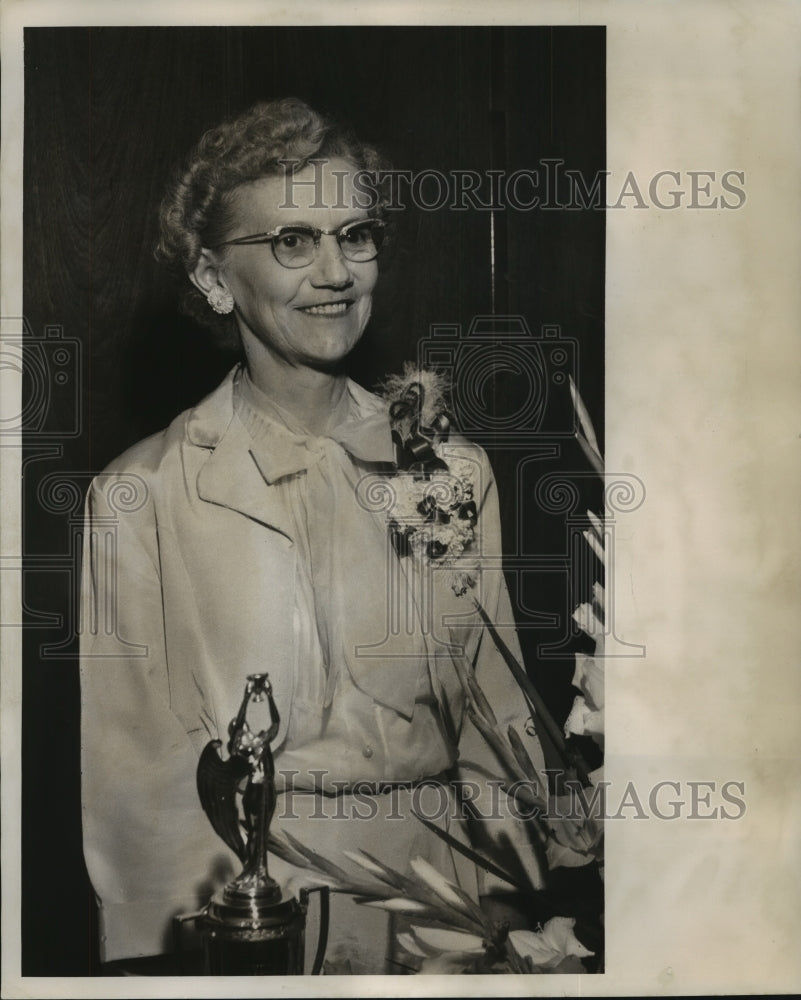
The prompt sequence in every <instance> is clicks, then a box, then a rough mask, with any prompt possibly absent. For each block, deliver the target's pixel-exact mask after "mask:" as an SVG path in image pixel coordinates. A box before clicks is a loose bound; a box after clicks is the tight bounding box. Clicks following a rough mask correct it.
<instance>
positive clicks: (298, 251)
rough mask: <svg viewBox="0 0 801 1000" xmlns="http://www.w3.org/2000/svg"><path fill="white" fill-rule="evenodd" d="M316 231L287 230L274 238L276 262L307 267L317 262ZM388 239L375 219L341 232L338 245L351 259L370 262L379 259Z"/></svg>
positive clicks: (286, 265)
mask: <svg viewBox="0 0 801 1000" xmlns="http://www.w3.org/2000/svg"><path fill="white" fill-rule="evenodd" d="M316 235H317V234H316V233H315V231H314V230H313V229H307V228H305V227H301V226H298V227H296V228H292V229H285V230H283V232H281V233H279V235H278V236H275V237H273V251H274V253H275V256H276V259H277V260H278V262H279V263H280V264H283V265H284V266H285V267H305V266H306V265H307V264H310V263H311V262H312V260H313V259H314V248H315V236H316ZM383 238H384V229H383V226H381V225H380V224H379V223H376V222H375V221H374V220H368V221H366V222H361V223H357V224H355V225H351V226H346V227H345V228H344V229H341V230H340V231H339V232H338V233H337V242H338V243H339V246H340V249H341V250H342V254H343V256H344V257H345V258H346V259H347V260H352V261H356V262H366V261H370V260H373V259H374V258H375V257H377V256H378V252H379V250H380V249H381V244H382V241H383Z"/></svg>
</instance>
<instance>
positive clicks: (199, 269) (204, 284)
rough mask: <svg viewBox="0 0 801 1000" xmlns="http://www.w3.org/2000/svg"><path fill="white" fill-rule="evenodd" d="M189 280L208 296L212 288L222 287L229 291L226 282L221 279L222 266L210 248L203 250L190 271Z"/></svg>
mask: <svg viewBox="0 0 801 1000" xmlns="http://www.w3.org/2000/svg"><path fill="white" fill-rule="evenodd" d="M189 280H190V281H191V282H192V284H193V285H194V286H195V288H197V290H198V291H199V292H201V293H202V294H203V295H205V296H207V297H208V294H209V292H210V291H211V290H212V288H222V289H223V290H225V291H228V288H227V286H226V285H225V282H223V281H221V280H220V268H219V265H218V264H217V262H216V261H215V259H214V255H213V254H212V252H211V251H210V250H201V251H200V257H199V258H198V262H197V264H195V267H194V269H193V270H192V271H190V272H189Z"/></svg>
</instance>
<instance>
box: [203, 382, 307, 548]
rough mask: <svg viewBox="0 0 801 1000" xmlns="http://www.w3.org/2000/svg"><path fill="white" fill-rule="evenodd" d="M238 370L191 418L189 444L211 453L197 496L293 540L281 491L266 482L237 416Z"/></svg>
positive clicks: (206, 461) (249, 440)
mask: <svg viewBox="0 0 801 1000" xmlns="http://www.w3.org/2000/svg"><path fill="white" fill-rule="evenodd" d="M235 371H236V369H234V371H232V372H230V373H229V375H228V377H227V378H226V379H225V381H224V382H223V383H222V384H221V385H220V386H219V387H218V388H217V389H215V390H214V392H213V393H212V394H211V395H210V396H207V397H206V399H204V400H203V401H202V402H200V403H199V404H198V405H197V406H196V407H195V409H194V410H193V411H192V413H191V414H190V416H189V421H188V424H187V436H188V438H189V440H190V441H191V443H192V444H194V445H197V446H198V447H201V448H205V449H208V451H209V454H208V458H206V460H205V461H204V462H203V464H202V465H201V467H200V471H199V472H198V477H197V491H198V496H199V497H200V498H201V500H206V501H207V502H209V503H214V504H218V505H219V506H221V507H228V508H229V509H231V510H236V511H239V513H241V514H244V515H245V517H249V518H251V519H252V520H254V521H258V522H259V523H261V524H264V525H266V526H267V527H270V528H273V529H275V530H276V531H280V532H281V533H282V534H284V535H286V537H287V538H290V539H291V538H292V529H291V525H290V521H289V518H288V516H287V513H286V510H285V509H284V507H283V505H282V504H281V503H280V502H279V498H278V495H277V494H278V491H277V490H274V489H271V488H270V486H268V484H267V483H266V482H265V479H264V476H263V475H262V473H261V472H260V470H259V466H258V464H257V462H256V459H255V457H254V454H253V450H252V444H253V442H252V439H251V437H250V434H249V433H248V431H247V428H246V427H245V426H244V425H243V424H242V422H241V421H240V420H239V418H238V417H237V416H236V415H235V413H234V405H233V380H234V373H235Z"/></svg>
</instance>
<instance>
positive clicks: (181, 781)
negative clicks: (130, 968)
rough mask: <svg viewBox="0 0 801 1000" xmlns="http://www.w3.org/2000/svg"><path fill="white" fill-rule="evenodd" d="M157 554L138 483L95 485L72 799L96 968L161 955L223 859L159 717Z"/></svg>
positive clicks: (172, 721)
mask: <svg viewBox="0 0 801 1000" xmlns="http://www.w3.org/2000/svg"><path fill="white" fill-rule="evenodd" d="M157 543H158V538H157V530H156V519H155V515H154V510H153V502H152V497H151V496H149V494H148V488H147V484H146V483H145V480H144V479H143V478H142V477H140V476H137V475H133V474H128V475H126V474H104V475H102V476H99V477H98V478H97V479H96V480H95V481H94V483H93V484H92V486H91V487H90V490H89V494H88V496H87V502H86V515H85V529H84V549H83V552H84V556H83V567H82V613H81V636H80V650H81V654H80V660H81V662H80V675H81V797H82V819H83V842H84V856H85V859H86V865H87V868H88V871H89V876H90V879H91V881H92V885H93V887H94V890H95V893H96V895H97V897H98V902H99V905H100V951H101V959H102V960H103V961H112V960H114V959H118V958H127V957H132V956H139V955H149V954H158V953H161V952H163V951H165V950H170V947H171V918H172V917H173V916H175V915H177V914H179V913H185V912H188V911H192V910H196V909H197V908H198V906H199V905H202V904H203V903H205V902H206V900H207V898H208V896H209V894H210V891H211V890H212V889H213V888H214V883H215V879H214V878H213V876H212V874H211V869H213V868H214V866H215V865H216V866H217V868H218V869H219V868H220V866H221V865H222V866H223V867H224V866H225V863H226V860H227V859H230V857H232V856H231V855H227V852H226V849H225V848H224V847H223V845H222V844H221V842H220V841H219V840H217V838H216V837H215V835H214V833H213V831H212V830H211V827H210V824H209V822H208V820H207V819H206V817H205V815H204V813H203V812H202V810H201V809H200V805H199V801H198V797H197V791H196V779H195V772H196V767H197V752H196V750H195V748H194V747H193V745H192V743H191V741H190V739H189V737H188V736H187V733H186V731H185V729H184V726H182V724H181V723H180V721H179V719H178V718H177V717H176V715H175V714H174V713H173V712H172V711H171V709H170V696H169V670H168V662H167V651H166V646H167V644H166V641H165V632H164V619H163V602H162V590H161V581H160V573H159V563H158V544H157ZM229 863H230V861H229ZM226 874H227V873H226ZM216 881H219V879H217V880H216Z"/></svg>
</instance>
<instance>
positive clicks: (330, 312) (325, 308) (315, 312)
mask: <svg viewBox="0 0 801 1000" xmlns="http://www.w3.org/2000/svg"><path fill="white" fill-rule="evenodd" d="M352 305H353V303H352V302H351V301H350V300H347V301H344V302H324V303H322V304H321V305H318V306H301V307H300V309H299V312H304V313H307V314H308V315H309V316H342V315H343V314H344V313H346V312H347V311H348V309H350V307H351V306H352Z"/></svg>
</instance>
